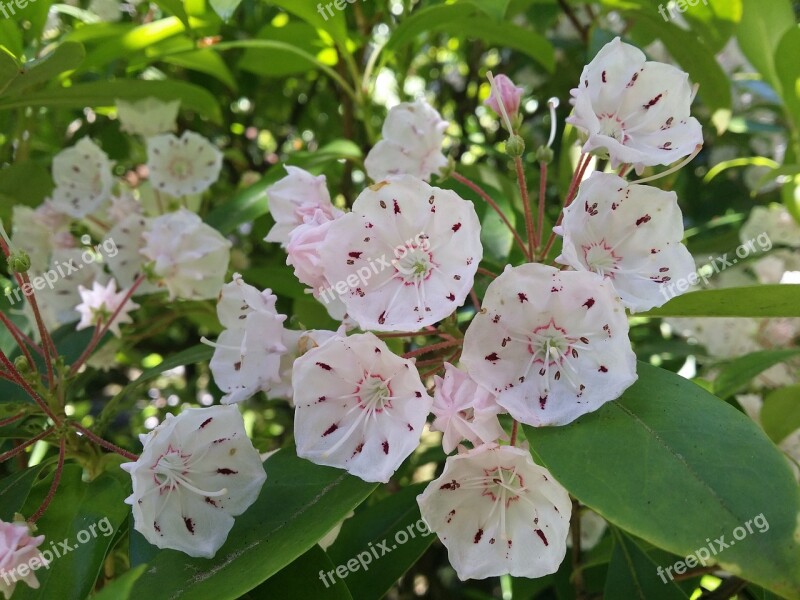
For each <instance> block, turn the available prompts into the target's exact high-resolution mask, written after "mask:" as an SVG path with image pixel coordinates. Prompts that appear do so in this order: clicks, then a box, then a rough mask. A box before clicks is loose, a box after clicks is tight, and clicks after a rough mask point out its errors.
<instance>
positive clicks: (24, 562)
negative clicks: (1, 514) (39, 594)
mask: <svg viewBox="0 0 800 600" xmlns="http://www.w3.org/2000/svg"><path fill="white" fill-rule="evenodd" d="M43 541H44V536H43V535H37V536H36V537H33V536H31V532H30V530H29V529H28V524H27V523H6V522H5V521H0V592H2V593H3V598H5V600H8V599H9V598H11V596H12V595H13V594H14V589H15V588H16V587H17V583H20V582H22V583H25V584H26V585H28V586H29V587H30V588H32V589H34V590H38V589H39V580H38V579H37V578H36V570H37V569H36V567H35V565H37V564H38V567H44V566H45V565H47V564H48V561H47V560H45V559H44V557H43V556H42V554H41V552H40V550H39V548H38V547H39V546H40V545H41V544H42V542H43ZM20 567H24V574H23V571H22V570H21V569H20Z"/></svg>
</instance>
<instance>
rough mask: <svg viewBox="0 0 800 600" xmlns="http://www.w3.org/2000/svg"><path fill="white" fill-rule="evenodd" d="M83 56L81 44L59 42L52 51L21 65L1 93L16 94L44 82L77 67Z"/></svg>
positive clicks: (5, 94) (6, 94)
mask: <svg viewBox="0 0 800 600" xmlns="http://www.w3.org/2000/svg"><path fill="white" fill-rule="evenodd" d="M84 56H85V52H84V50H83V46H82V45H81V44H79V43H77V42H64V43H62V44H59V45H58V46H56V47H55V49H54V50H53V51H52V52H50V53H48V54H45V55H44V56H42V57H41V58H37V59H36V60H32V61H30V62H27V63H25V64H24V65H22V68H21V69H20V70H19V72H18V75H17V77H15V78H14V80H13V81H11V82H9V85H8V87H6V88H5V91H4V92H3V95H4V96H16V95H18V94H19V93H20V92H22V91H24V90H26V89H28V88H29V87H31V86H34V85H37V84H40V83H46V82H48V81H50V80H52V79H55V78H56V77H57V76H58V75H61V74H62V73H64V72H66V71H71V70H73V69H77V68H78V66H79V65H80V64H81V62H82V61H83V58H84Z"/></svg>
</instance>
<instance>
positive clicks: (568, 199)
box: [542, 154, 592, 260]
mask: <svg viewBox="0 0 800 600" xmlns="http://www.w3.org/2000/svg"><path fill="white" fill-rule="evenodd" d="M590 162H592V157H591V155H589V154H583V155H582V156H581V159H580V160H579V161H578V169H577V170H576V171H575V175H574V176H573V177H572V183H570V186H569V191H568V192H567V195H566V196H565V197H564V206H563V208H562V209H561V214H560V215H558V221H556V227H557V226H559V225H561V221H563V220H564V209H566V208H567V207H568V206H569V205H570V204H572V201H573V200H574V199H575V196H576V194H577V192H578V187H579V186H580V182H581V181H582V180H583V175H584V174H585V173H586V169H587V168H588V167H589V163H590ZM555 241H556V234H555V232H553V233H551V234H550V238H549V239H548V240H547V245H546V246H545V247H544V250H543V251H542V259H543V260H544V259H546V258H547V255H548V254H549V253H550V250H551V248H552V247H553V244H554V243H555Z"/></svg>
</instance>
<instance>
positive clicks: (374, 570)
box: [317, 483, 436, 598]
mask: <svg viewBox="0 0 800 600" xmlns="http://www.w3.org/2000/svg"><path fill="white" fill-rule="evenodd" d="M426 485H427V484H425V483H420V484H416V485H412V486H409V487H407V488H404V489H402V490H401V491H399V492H397V493H396V494H392V495H391V496H389V497H388V498H386V499H385V500H382V501H380V502H378V503H376V504H374V505H372V506H370V507H369V508H366V509H364V510H362V511H360V512H358V513H356V515H355V516H354V517H353V518H351V519H348V520H347V521H345V522H344V525H343V526H342V530H341V532H340V533H339V537H338V538H336V541H335V542H334V543H333V545H332V546H331V547H330V548H328V556H330V558H331V560H332V561H333V562H334V564H336V565H346V566H347V565H348V564H349V565H350V566H355V569H353V568H349V566H348V575H347V579H346V580H345V582H346V583H347V587H348V588H349V589H350V592H351V593H352V594H353V597H354V598H383V596H384V595H385V594H386V593H387V592H388V591H389V589H390V588H391V587H392V586H393V585H394V583H395V582H396V581H397V580H398V579H400V578H401V577H402V576H403V574H404V573H405V572H406V571H407V570H408V569H410V568H411V567H412V566H413V565H414V563H416V562H417V560H419V557H420V556H422V554H423V553H424V552H425V550H427V548H428V546H430V545H431V544H432V543H433V540H434V539H436V536H435V535H434V534H433V533H431V532H430V531H429V530H428V527H427V525H425V523H424V522H423V521H422V517H421V515H420V512H419V505H418V504H417V496H418V495H419V494H421V493H422V491H423V490H424V489H425V487H426ZM373 548H374V551H373V550H372V549H373ZM386 550H388V551H389V552H388V553H385V552H386ZM376 553H377V555H378V557H377V558H376V556H375V554H376ZM317 587H318V586H317Z"/></svg>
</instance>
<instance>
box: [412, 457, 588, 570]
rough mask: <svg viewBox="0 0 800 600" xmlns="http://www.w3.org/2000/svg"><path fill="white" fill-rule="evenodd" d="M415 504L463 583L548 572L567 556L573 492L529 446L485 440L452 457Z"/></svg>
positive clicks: (556, 568) (556, 567)
mask: <svg viewBox="0 0 800 600" xmlns="http://www.w3.org/2000/svg"><path fill="white" fill-rule="evenodd" d="M417 502H418V503H419V507H420V511H421V513H422V518H423V519H425V522H426V523H427V524H428V526H429V527H430V528H431V530H433V531H434V532H435V533H436V535H438V536H439V539H440V540H441V541H442V543H443V544H444V545H445V547H446V548H447V554H448V557H449V558H450V564H451V565H453V568H454V569H455V570H456V573H457V574H458V577H459V579H461V580H462V581H464V580H467V579H486V578H487V577H497V576H500V575H506V574H508V575H512V576H513V577H528V578H536V577H544V576H545V575H549V574H551V573H555V572H556V571H557V570H558V567H559V565H560V564H561V562H562V561H563V560H564V556H565V555H566V551H567V534H568V532H569V519H570V515H571V513H572V504H571V502H570V499H569V494H568V493H567V491H566V490H565V489H564V488H563V487H562V486H561V485H560V484H559V483H558V482H557V481H556V480H555V479H554V478H553V476H552V475H551V474H550V472H549V471H547V469H544V468H543V467H540V466H539V465H536V464H534V462H533V460H532V459H531V455H530V452H528V451H527V450H523V449H521V448H516V447H514V446H499V447H498V446H496V445H494V444H486V445H483V446H478V447H477V448H475V449H473V450H470V451H469V452H466V453H464V454H457V455H455V456H450V457H448V458H447V461H446V462H445V466H444V472H443V473H442V474H441V476H439V478H438V479H435V480H433V481H432V482H431V483H430V484H429V485H428V487H427V488H425V491H424V492H423V493H422V494H421V495H420V496H418V497H417Z"/></svg>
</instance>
